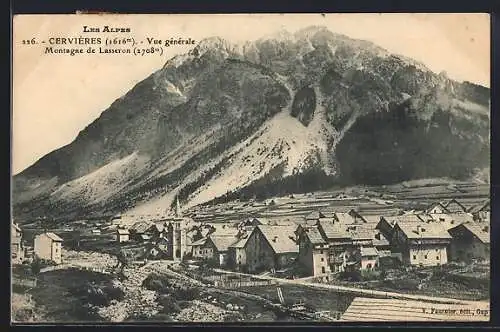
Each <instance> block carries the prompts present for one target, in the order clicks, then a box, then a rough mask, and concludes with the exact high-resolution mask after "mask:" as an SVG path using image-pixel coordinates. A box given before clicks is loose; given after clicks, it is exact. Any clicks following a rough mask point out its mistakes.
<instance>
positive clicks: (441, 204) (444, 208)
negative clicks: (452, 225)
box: [425, 202, 449, 212]
mask: <svg viewBox="0 0 500 332" xmlns="http://www.w3.org/2000/svg"><path fill="white" fill-rule="evenodd" d="M436 206H439V207H440V208H441V210H443V212H449V211H448V210H447V209H446V207H445V206H444V204H443V203H442V202H435V203H432V204H431V205H429V207H428V208H427V209H426V210H425V212H430V211H431V210H432V209H434V208H435V207H436Z"/></svg>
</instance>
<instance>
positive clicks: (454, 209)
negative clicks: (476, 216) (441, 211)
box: [443, 198, 467, 213]
mask: <svg viewBox="0 0 500 332" xmlns="http://www.w3.org/2000/svg"><path fill="white" fill-rule="evenodd" d="M443 205H444V207H445V208H446V210H447V211H448V212H450V213H463V212H467V208H466V207H465V206H464V205H463V204H461V203H460V202H459V201H457V200H456V199H455V198H452V199H450V200H448V201H446V202H444V203H443Z"/></svg>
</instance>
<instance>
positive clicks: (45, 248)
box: [33, 232, 63, 264]
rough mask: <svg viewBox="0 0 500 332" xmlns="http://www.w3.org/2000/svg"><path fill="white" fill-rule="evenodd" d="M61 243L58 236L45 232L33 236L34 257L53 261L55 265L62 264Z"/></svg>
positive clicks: (61, 240)
mask: <svg viewBox="0 0 500 332" xmlns="http://www.w3.org/2000/svg"><path fill="white" fill-rule="evenodd" d="M62 243H63V239H61V238H60V237H59V236H58V235H56V234H54V233H51V232H47V233H43V234H39V235H37V236H35V240H34V248H33V249H34V253H35V256H37V257H38V258H41V259H45V260H48V261H53V262H55V263H56V264H61V263H62Z"/></svg>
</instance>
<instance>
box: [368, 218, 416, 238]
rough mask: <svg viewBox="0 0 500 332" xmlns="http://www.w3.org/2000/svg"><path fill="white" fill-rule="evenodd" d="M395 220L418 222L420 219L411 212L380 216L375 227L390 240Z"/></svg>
mask: <svg viewBox="0 0 500 332" xmlns="http://www.w3.org/2000/svg"><path fill="white" fill-rule="evenodd" d="M397 222H409V223H420V222H422V219H421V218H420V217H419V216H418V215H416V214H411V213H408V214H402V215H397V216H382V217H380V221H379V222H378V224H377V225H376V226H375V229H377V230H379V231H380V232H381V233H382V234H383V235H384V237H385V238H386V239H388V240H389V241H390V240H391V239H392V233H393V230H394V226H395V225H396V223H397Z"/></svg>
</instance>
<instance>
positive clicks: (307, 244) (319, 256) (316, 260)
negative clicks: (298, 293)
mask: <svg viewBox="0 0 500 332" xmlns="http://www.w3.org/2000/svg"><path fill="white" fill-rule="evenodd" d="M297 240H298V243H299V255H298V262H299V264H300V265H301V266H302V268H303V269H304V272H305V273H306V274H307V275H311V276H316V275H321V274H326V273H330V272H331V270H330V264H329V259H328V255H329V250H328V243H327V242H326V240H325V239H324V238H323V236H322V235H321V233H320V231H319V229H318V226H311V227H307V228H304V227H301V228H300V229H299V230H298V239H297Z"/></svg>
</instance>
